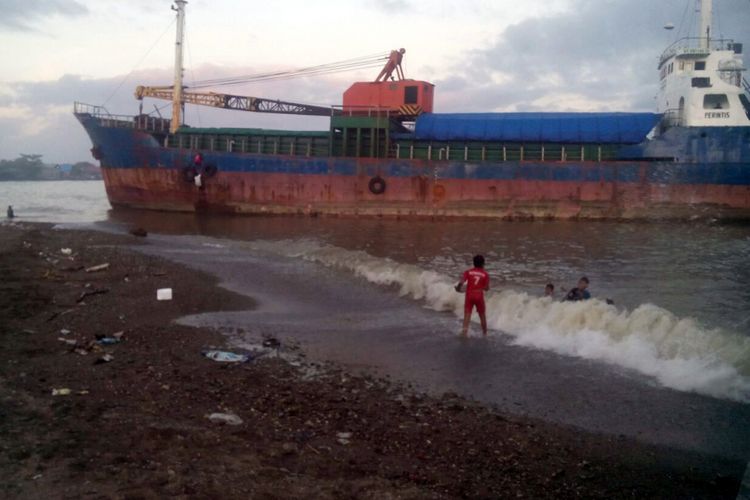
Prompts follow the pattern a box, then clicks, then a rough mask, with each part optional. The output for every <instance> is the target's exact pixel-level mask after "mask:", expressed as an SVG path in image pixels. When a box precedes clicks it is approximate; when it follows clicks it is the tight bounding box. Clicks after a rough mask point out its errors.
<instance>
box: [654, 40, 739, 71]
mask: <svg viewBox="0 0 750 500" xmlns="http://www.w3.org/2000/svg"><path fill="white" fill-rule="evenodd" d="M704 43H705V38H700V37H685V38H680V39H679V40H677V41H676V42H674V43H673V44H672V45H670V46H669V47H667V48H666V49H665V50H664V52H662V55H661V58H660V59H659V68H661V67H662V65H663V64H664V63H665V62H667V61H668V60H669V59H670V58H671V57H673V56H675V55H678V54H680V55H693V56H707V55H709V54H710V53H711V52H714V51H717V50H731V51H734V52H735V53H737V54H741V53H742V44H741V43H735V42H734V40H732V39H731V38H717V39H711V40H709V42H708V47H707V48H706V47H703V44H704Z"/></svg>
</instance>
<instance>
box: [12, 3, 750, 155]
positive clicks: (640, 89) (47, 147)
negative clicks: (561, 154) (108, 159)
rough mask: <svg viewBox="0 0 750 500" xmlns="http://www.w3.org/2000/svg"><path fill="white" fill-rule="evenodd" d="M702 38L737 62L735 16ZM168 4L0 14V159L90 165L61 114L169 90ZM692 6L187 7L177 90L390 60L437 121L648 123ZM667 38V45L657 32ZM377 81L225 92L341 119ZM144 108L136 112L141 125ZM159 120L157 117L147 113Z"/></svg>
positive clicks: (219, 117) (742, 13)
mask: <svg viewBox="0 0 750 500" xmlns="http://www.w3.org/2000/svg"><path fill="white" fill-rule="evenodd" d="M714 4H715V10H716V17H715V26H714V33H716V34H719V35H724V36H727V37H731V38H735V39H736V40H737V41H740V42H744V43H745V45H746V46H748V47H750V0H714ZM170 5H171V1H170V0H123V1H115V0H0V67H1V68H2V71H1V72H0V158H13V157H16V156H17V155H18V154H19V153H40V154H43V155H44V158H45V160H46V161H47V162H51V163H55V162H72V161H78V160H85V159H90V156H89V152H88V150H89V148H90V147H91V145H90V143H89V141H88V138H87V136H86V135H85V133H84V132H83V130H82V129H81V127H80V126H79V125H78V123H77V122H76V121H75V119H74V118H73V116H72V114H71V111H72V103H73V101H76V100H78V101H83V102H87V103H91V104H97V105H101V104H104V105H106V107H107V108H108V109H109V111H110V112H111V113H123V114H135V113H136V112H137V103H136V101H135V100H134V99H133V97H132V93H133V90H134V88H135V86H136V85H138V84H169V83H170V80H171V75H172V58H173V54H174V50H173V44H174V16H173V13H172V12H171V11H170ZM696 7H697V0H524V1H518V0H319V1H317V2H310V1H305V0H278V1H275V2H268V1H266V0H264V1H256V0H190V2H189V4H188V17H187V38H188V40H187V51H186V54H185V66H186V84H187V85H190V82H191V81H192V80H203V79H208V78H217V77H225V76H233V75H246V74H255V73H260V72H265V71H268V70H277V69H293V68H299V67H305V66H311V65H316V64H323V63H328V62H334V61H340V60H344V59H349V58H354V57H358V56H363V55H370V54H376V53H384V52H387V51H388V50H390V49H393V48H398V47H405V48H406V49H407V53H406V56H405V59H404V68H405V71H406V75H407V77H410V78H416V79H423V80H428V81H432V82H433V83H435V84H436V85H437V89H436V103H435V105H436V111H437V112H441V111H442V112H451V111H540V110H542V111H564V110H575V111H594V110H612V111H629V110H646V111H649V110H652V109H654V107H655V102H654V96H655V94H656V90H657V86H656V84H657V81H658V78H657V71H656V62H657V59H658V56H659V54H660V53H661V51H662V50H663V49H664V48H665V46H666V45H668V44H669V43H671V42H672V41H674V40H675V39H677V38H678V37H681V36H686V35H687V34H689V33H693V32H694V31H695V30H696V24H697V20H698V15H697V13H696ZM667 23H673V24H674V25H675V26H676V29H675V30H673V31H671V32H668V31H665V30H664V29H663V26H664V25H665V24H667ZM377 71H378V70H377V69H370V70H366V71H358V72H350V73H344V74H337V75H332V76H326V77H314V78H306V79H301V80H289V81H283V82H277V83H273V84H271V83H265V84H253V85H248V86H240V87H232V88H230V89H224V91H227V92H231V93H236V94H245V95H255V96H262V97H269V98H275V99H286V100H291V101H300V102H308V103H316V104H340V99H341V93H342V92H343V91H344V90H345V89H346V87H347V86H348V85H349V84H350V83H351V82H353V81H357V80H370V79H373V78H374V77H375V76H376V75H377ZM165 104H166V103H164V102H159V101H146V104H145V107H144V109H145V110H146V111H152V110H153V109H154V105H158V106H164V105H165ZM162 113H165V114H168V113H169V109H168V107H167V108H165V109H163V110H162ZM187 115H188V116H187V119H188V123H190V124H192V125H196V126H198V125H202V126H217V125H226V126H248V127H258V126H263V127H292V128H307V129H310V128H318V129H322V128H326V124H325V122H322V121H321V120H320V119H312V120H311V119H309V118H301V117H279V116H269V115H260V114H251V113H243V112H232V111H220V110H214V109H206V108H202V109H199V108H189V109H188V113H187Z"/></svg>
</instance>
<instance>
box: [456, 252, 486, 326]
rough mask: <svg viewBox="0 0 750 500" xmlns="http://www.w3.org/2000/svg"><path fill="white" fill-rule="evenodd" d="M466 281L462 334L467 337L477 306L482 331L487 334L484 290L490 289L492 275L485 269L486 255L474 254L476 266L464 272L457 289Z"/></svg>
mask: <svg viewBox="0 0 750 500" xmlns="http://www.w3.org/2000/svg"><path fill="white" fill-rule="evenodd" d="M464 283H466V301H465V302H464V327H463V330H462V332H461V335H463V336H464V337H467V336H468V334H469V322H471V313H472V311H473V309H474V308H475V307H476V308H477V312H478V313H479V321H480V322H481V323H482V333H483V334H484V336H485V337H486V336H487V316H486V315H485V307H484V292H486V291H487V290H489V289H490V275H489V274H487V271H485V270H484V257H483V256H482V255H475V256H474V268H473V269H469V270H467V271H465V272H464V274H463V276H462V277H461V281H459V282H458V284H457V285H456V291H457V292H460V291H461V287H462V286H463V285H464Z"/></svg>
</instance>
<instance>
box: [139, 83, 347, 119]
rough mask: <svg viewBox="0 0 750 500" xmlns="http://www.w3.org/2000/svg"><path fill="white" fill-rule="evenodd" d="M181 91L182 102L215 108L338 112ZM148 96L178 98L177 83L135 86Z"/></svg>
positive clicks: (261, 100) (258, 99) (141, 98)
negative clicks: (176, 94) (158, 85)
mask: <svg viewBox="0 0 750 500" xmlns="http://www.w3.org/2000/svg"><path fill="white" fill-rule="evenodd" d="M183 89H184V88H183ZM180 94H181V96H180V97H181V99H180V102H181V103H183V104H197V105H200V106H212V107H214V108H222V109H234V110H238V111H254V112H258V113H278V114H287V115H306V116H332V115H333V114H334V113H335V112H336V110H334V109H333V108H329V107H325V106H312V105H309V104H300V103H296V102H286V101H277V100H273V99H264V98H261V97H250V96H242V95H232V94H221V93H217V92H191V91H188V90H182V92H181V93H180ZM144 97H151V98H154V99H164V100H167V101H173V100H174V98H175V92H174V87H171V86H169V87H146V86H143V85H139V86H138V87H136V89H135V98H136V99H138V100H139V101H142V100H143V98H144Z"/></svg>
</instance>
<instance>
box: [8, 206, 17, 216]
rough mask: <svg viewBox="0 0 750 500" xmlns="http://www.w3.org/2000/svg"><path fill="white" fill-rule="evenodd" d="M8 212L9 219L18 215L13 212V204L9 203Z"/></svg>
mask: <svg viewBox="0 0 750 500" xmlns="http://www.w3.org/2000/svg"><path fill="white" fill-rule="evenodd" d="M6 214H7V215H8V218H9V219H12V218H13V217H15V216H16V214H14V213H13V206H11V205H8V211H7V212H6Z"/></svg>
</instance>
